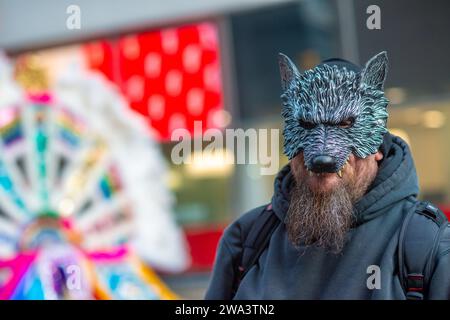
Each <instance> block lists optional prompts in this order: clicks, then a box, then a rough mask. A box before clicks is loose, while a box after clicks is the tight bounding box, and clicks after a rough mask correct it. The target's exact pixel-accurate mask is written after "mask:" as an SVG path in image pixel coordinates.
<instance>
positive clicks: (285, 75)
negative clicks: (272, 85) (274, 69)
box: [278, 53, 300, 91]
mask: <svg viewBox="0 0 450 320" xmlns="http://www.w3.org/2000/svg"><path fill="white" fill-rule="evenodd" d="M278 64H279V66H280V75H281V88H282V89H283V91H286V90H287V89H288V88H289V87H290V86H291V84H292V81H293V80H294V79H295V78H296V77H298V76H299V75H300V73H299V72H298V70H297V67H296V66H295V64H294V63H293V62H292V61H291V59H289V58H288V56H286V55H284V54H282V53H279V54H278Z"/></svg>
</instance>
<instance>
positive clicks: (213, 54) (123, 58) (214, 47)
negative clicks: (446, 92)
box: [86, 22, 223, 140]
mask: <svg viewBox="0 0 450 320" xmlns="http://www.w3.org/2000/svg"><path fill="white" fill-rule="evenodd" d="M97 49H98V50H106V51H108V52H110V51H113V52H115V53H116V54H114V55H112V57H113V58H114V59H112V61H111V62H109V61H106V60H104V61H103V62H104V64H97V65H95V64H92V63H91V67H93V68H95V69H98V70H100V71H102V72H104V73H105V74H106V75H107V76H108V77H109V78H110V79H113V80H114V81H115V82H116V83H117V84H118V85H119V87H120V88H121V90H122V92H123V93H124V95H125V96H126V97H127V99H128V101H129V103H130V106H131V108H132V109H134V110H136V111H137V112H139V113H141V114H142V115H144V116H145V117H147V119H148V121H149V124H150V125H151V127H152V128H153V129H154V131H155V134H156V135H157V136H158V138H159V139H160V140H168V139H170V135H171V132H172V131H173V130H174V129H176V128H186V129H188V130H189V131H190V132H191V133H193V129H194V121H202V123H203V129H206V128H212V127H218V126H219V125H218V124H216V122H217V121H216V119H217V118H218V117H217V115H218V114H220V111H221V110H222V108H223V106H222V83H221V75H220V59H219V42H218V32H217V27H216V25H215V24H214V23H206V22H205V23H199V24H195V25H187V26H182V27H177V28H167V29H162V30H158V31H151V32H144V33H139V34H132V35H128V36H124V37H121V38H120V39H119V40H118V41H117V42H115V43H114V44H111V43H110V44H109V47H108V46H104V47H103V48H101V47H100V46H97ZM86 52H87V53H88V55H93V54H95V53H93V52H92V50H91V52H89V51H86ZM96 55H97V56H101V54H96ZM88 60H89V61H92V57H90V58H89V59H88ZM110 66H113V67H114V68H117V70H114V68H110ZM115 66H117V67H115ZM219 122H220V121H219Z"/></svg>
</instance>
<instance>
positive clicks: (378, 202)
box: [272, 133, 419, 224]
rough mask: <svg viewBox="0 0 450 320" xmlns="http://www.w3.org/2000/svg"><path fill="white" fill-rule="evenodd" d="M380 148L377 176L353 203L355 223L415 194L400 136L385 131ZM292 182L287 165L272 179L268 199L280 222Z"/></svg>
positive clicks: (411, 167)
mask: <svg viewBox="0 0 450 320" xmlns="http://www.w3.org/2000/svg"><path fill="white" fill-rule="evenodd" d="M380 151H381V152H382V153H383V155H384V157H383V160H382V161H380V164H379V169H378V173H377V176H376V177H375V179H374V181H373V183H372V185H371V186H370V187H369V191H368V192H367V193H366V194H365V195H364V196H363V197H362V198H361V199H360V200H359V201H358V202H357V203H356V204H355V216H356V224H361V223H364V222H366V221H369V220H371V219H374V218H376V217H378V216H379V215H380V214H383V211H382V209H384V208H386V207H388V206H390V205H392V204H394V203H397V202H399V201H402V200H404V199H405V198H408V197H410V196H417V194H418V192H419V186H418V181H417V174H416V168H415V166H414V161H413V159H412V156H411V151H410V150H409V147H408V145H407V144H406V143H405V142H404V141H403V140H402V139H401V138H399V137H397V136H394V135H392V134H390V133H386V134H385V136H384V138H383V143H382V145H381V147H380ZM293 183H294V179H293V176H292V173H291V167H290V165H289V164H288V165H286V166H285V167H284V168H283V169H282V170H281V171H280V172H279V173H278V175H277V177H276V179H275V191H274V195H273V198H272V206H273V209H274V211H275V213H276V214H277V216H278V217H279V218H280V219H281V220H282V221H284V217H285V214H286V212H287V210H288V208H289V198H290V190H291V189H292V187H293Z"/></svg>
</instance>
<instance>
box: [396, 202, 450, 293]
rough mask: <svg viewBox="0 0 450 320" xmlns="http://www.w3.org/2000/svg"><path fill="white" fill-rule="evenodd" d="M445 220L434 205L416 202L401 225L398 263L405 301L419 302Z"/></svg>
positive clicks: (425, 290) (446, 223)
mask: <svg viewBox="0 0 450 320" xmlns="http://www.w3.org/2000/svg"><path fill="white" fill-rule="evenodd" d="M447 225H448V220H447V217H446V216H445V215H444V214H443V213H442V212H441V211H440V210H439V209H438V208H436V207H435V206H433V205H432V204H430V203H429V202H425V201H418V202H417V203H416V204H415V205H414V206H413V208H412V210H410V211H409V212H408V213H407V215H406V217H405V219H404V222H403V225H402V227H401V229H400V235H399V247H398V263H399V274H400V280H401V282H402V286H403V288H404V290H405V292H406V297H407V299H408V300H423V299H424V297H425V296H426V294H427V289H428V284H429V280H430V276H431V273H432V271H433V268H434V263H435V260H436V251H437V249H438V246H439V241H440V238H441V236H442V233H443V231H444V230H445V228H446V227H447Z"/></svg>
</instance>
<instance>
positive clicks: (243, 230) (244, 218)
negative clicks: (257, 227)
mask: <svg viewBox="0 0 450 320" xmlns="http://www.w3.org/2000/svg"><path fill="white" fill-rule="evenodd" d="M266 207H267V205H263V206H259V207H256V208H253V209H251V210H249V211H247V212H245V213H244V214H242V215H241V216H239V217H238V218H236V219H235V220H234V221H233V222H232V223H231V224H230V225H229V226H228V227H227V228H225V231H224V235H223V238H224V239H225V241H227V242H228V243H230V244H233V243H234V244H237V243H243V241H244V240H245V237H246V235H248V233H249V232H250V229H251V228H252V226H253V225H254V223H255V221H256V219H257V218H258V217H259V216H260V215H261V213H262V212H263V211H264V209H265V208H266Z"/></svg>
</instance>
